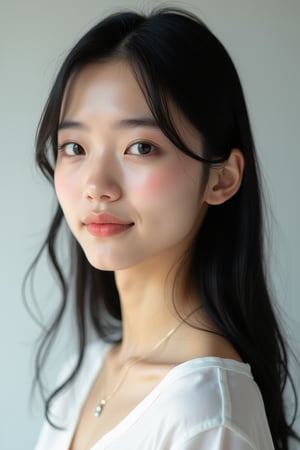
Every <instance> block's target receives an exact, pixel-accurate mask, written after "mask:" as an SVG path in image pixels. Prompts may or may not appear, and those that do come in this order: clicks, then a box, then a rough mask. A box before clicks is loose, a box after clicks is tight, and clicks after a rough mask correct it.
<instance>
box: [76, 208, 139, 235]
mask: <svg viewBox="0 0 300 450" xmlns="http://www.w3.org/2000/svg"><path fill="white" fill-rule="evenodd" d="M83 223H84V225H85V226H86V228H87V230H88V232H89V233H90V234H92V235H93V236H97V237H109V236H114V235H116V234H119V233H123V232H124V231H126V230H128V229H129V228H131V227H132V226H133V225H134V223H132V222H126V221H123V220H122V219H119V218H118V217H116V216H114V215H112V214H109V213H91V214H89V215H88V216H87V217H86V218H85V219H84V220H83Z"/></svg>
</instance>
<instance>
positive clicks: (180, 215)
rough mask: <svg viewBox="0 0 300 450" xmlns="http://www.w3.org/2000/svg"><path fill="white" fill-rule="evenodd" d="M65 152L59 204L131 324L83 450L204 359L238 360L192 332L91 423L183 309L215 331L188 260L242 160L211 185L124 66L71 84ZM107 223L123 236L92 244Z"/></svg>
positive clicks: (108, 368) (87, 413)
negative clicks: (177, 371)
mask: <svg viewBox="0 0 300 450" xmlns="http://www.w3.org/2000/svg"><path fill="white" fill-rule="evenodd" d="M171 108H172V112H173V118H174V121H175V124H176V126H177V128H178V131H179V133H180V135H181V137H182V139H183V140H184V142H185V143H186V144H187V146H189V148H191V149H192V150H193V151H194V152H195V153H197V154H199V155H201V150H202V149H201V139H200V136H199V135H198V133H197V131H196V130H195V129H193V127H192V126H191V125H190V124H189V123H188V122H187V121H186V120H185V119H184V118H183V117H182V115H181V114H180V112H179V111H178V109H177V108H176V107H175V106H174V105H172V106H171ZM58 144H59V149H58V158H57V163H56V168H55V189H56V193H57V197H58V200H59V202H60V205H61V207H62V209H63V212H64V215H65V218H66V220H67V222H68V225H69V227H70V229H71V231H72V233H73V234H74V236H75V237H76V239H77V240H78V242H79V244H80V245H81V246H82V248H83V251H84V252H85V254H86V257H87V259H88V260H89V261H90V263H91V264H92V265H93V266H94V267H95V268H97V269H102V270H112V271H114V272H115V278H116V283H117V287H118V290H119V294H120V299H121V308H122V318H123V340H122V343H121V344H119V345H117V346H115V347H113V348H112V349H111V350H110V351H109V353H108V354H107V357H106V361H105V365H104V368H103V370H102V371H101V372H100V373H99V374H98V375H97V377H96V379H95V383H94V385H93V386H92V388H91V391H90V393H89V396H88V398H87V400H86V403H85V405H84V407H83V410H82V413H81V417H80V420H79V422H78V425H77V429H76V432H75V435H74V437H73V441H72V445H71V449H72V450H79V449H80V450H85V449H89V448H90V447H91V446H92V445H93V444H94V443H95V442H96V441H97V440H99V439H100V437H101V436H103V435H104V434H106V433H107V432H108V431H109V430H111V429H112V428H113V427H114V426H116V425H117V424H118V423H119V422H120V421H121V420H122V419H123V418H124V417H125V416H126V415H128V413H129V412H130V411H131V410H132V409H133V408H134V407H135V406H136V405H137V404H138V403H139V402H140V401H141V400H142V399H143V398H144V397H145V396H146V395H147V394H149V392H150V391H151V390H152V389H153V388H154V387H155V386H156V385H157V384H158V383H159V382H160V381H161V379H162V378H163V377H164V376H165V375H166V373H167V372H168V371H169V370H170V369H171V368H173V367H174V366H176V365H177V364H180V363H182V362H184V361H187V360H189V359H192V358H196V357H203V356H219V357H223V358H231V359H236V360H240V357H239V355H238V354H237V353H236V351H235V350H234V349H233V348H232V346H231V345H230V343H229V342H227V341H226V340H225V339H224V338H222V337H221V336H219V335H216V334H213V333H207V332H205V331H203V330H199V329H195V328H193V327H190V326H189V325H187V324H183V325H181V326H180V328H179V329H178V331H177V332H176V333H175V334H174V335H173V336H172V337H171V338H170V339H169V340H168V341H167V342H166V343H165V344H164V345H163V346H162V347H160V348H159V349H158V350H157V351H156V352H154V353H153V354H151V356H150V357H149V358H146V359H145V360H144V361H141V362H139V363H138V364H136V365H134V366H133V367H132V368H131V369H130V370H129V372H128V374H127V376H126V379H125V381H124V383H123V384H122V386H121V388H120V389H119V390H118V391H117V393H116V394H115V395H114V396H113V398H112V399H111V400H110V401H109V402H108V404H107V405H106V407H105V409H104V411H103V413H102V415H101V418H100V419H96V418H94V416H93V412H94V409H95V406H96V404H95V399H99V400H100V398H101V397H102V396H106V395H108V394H110V393H111V392H112V391H113V390H114V387H115V386H116V384H117V383H118V381H119V379H120V376H122V370H124V367H126V364H128V363H130V362H131V361H133V360H134V359H136V358H139V357H140V356H142V355H145V354H148V352H149V351H150V349H151V348H152V347H153V346H154V345H155V344H156V342H158V341H159V340H160V339H161V338H162V337H163V336H164V335H165V334H166V333H167V332H168V330H170V329H171V328H173V327H174V326H176V324H178V322H179V321H180V318H179V317H178V315H177V313H176V312H175V310H174V304H173V301H174V300H175V304H176V307H177V310H178V311H179V312H180V314H181V315H183V316H184V315H186V314H188V313H190V312H191V311H193V310H195V309H196V308H198V309H197V311H196V312H195V313H194V314H193V315H192V316H191V317H190V319H189V321H190V322H191V323H192V324H193V325H195V326H197V327H201V328H206V329H207V328H209V329H211V330H212V329H215V328H214V327H213V325H212V324H211V323H210V322H209V320H208V318H207V317H206V315H205V313H204V311H203V310H201V308H200V309H199V305H201V299H199V298H197V295H196V293H195V290H194V288H193V286H192V285H191V282H190V280H188V278H187V274H186V273H185V272H184V270H180V272H178V269H179V267H180V262H181V261H182V260H183V259H185V261H186V262H188V254H189V249H190V248H191V245H192V242H193V239H194V237H195V234H196V232H197V230H198V229H199V227H200V226H201V223H202V221H203V218H204V216H205V213H206V211H207V208H208V207H209V205H218V204H221V203H223V202H225V201H226V200H228V199H229V198H231V197H232V196H233V195H234V194H235V193H236V192H237V191H238V189H239V187H240V184H241V180H242V175H243V169H244V159H243V155H242V153H241V152H240V150H238V149H232V151H231V154H230V157H229V159H228V160H227V161H226V162H225V163H224V164H222V165H219V166H217V167H214V168H212V169H211V170H210V172H209V174H208V179H207V180H205V181H206V183H205V185H203V180H204V178H203V177H204V173H203V165H202V164H201V163H200V162H198V161H196V160H194V159H192V158H190V157H188V156H187V155H185V154H183V153H182V152H180V151H179V150H178V149H177V148H176V147H175V146H174V145H173V144H172V143H171V142H170V141H169V140H168V138H167V137H166V136H165V135H164V134H163V133H162V131H161V130H160V129H159V127H158V126H157V125H156V123H155V121H154V119H153V116H152V114H151V111H150V110H149V107H148V105H147V102H146V100H145V98H144V96H143V93H142V91H141V89H140V87H139V85H138V83H137V81H136V79H135V78H134V76H133V73H132V71H131V69H130V67H129V65H128V64H127V63H126V62H125V61H121V60H112V61H109V62H104V63H97V64H91V65H88V66H87V67H85V68H84V69H83V70H82V71H81V72H80V73H79V74H77V75H76V77H75V78H74V79H72V80H71V82H70V83H69V85H68V87H67V90H66V94H65V99H64V102H63V108H62V113H61V121H60V129H59V132H58ZM104 213H105V214H110V215H112V216H113V217H115V218H117V220H118V221H121V222H122V223H124V224H125V225H124V227H122V226H121V227H120V229H119V230H118V227H114V226H113V225H112V226H110V225H107V226H104V227H102V228H103V229H104V231H103V232H101V233H100V235H95V234H93V233H91V229H90V228H89V226H88V224H87V222H88V220H87V218H90V217H91V215H92V217H94V216H95V217H100V216H101V214H104ZM100 228H101V227H100ZM116 230H117V231H116ZM185 267H187V268H188V263H187V264H185ZM175 277H176V290H175V292H173V290H172V288H173V285H174V280H175ZM174 295H175V298H173V297H174ZM216 331H217V330H216ZM183 343H184V345H183ZM120 374H121V375H120ZM128 393H130V395H128Z"/></svg>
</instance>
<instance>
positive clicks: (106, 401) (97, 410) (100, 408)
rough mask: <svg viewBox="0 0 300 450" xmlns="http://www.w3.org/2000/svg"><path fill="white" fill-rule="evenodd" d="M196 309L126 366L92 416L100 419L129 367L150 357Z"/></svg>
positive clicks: (122, 381) (124, 378)
mask: <svg viewBox="0 0 300 450" xmlns="http://www.w3.org/2000/svg"><path fill="white" fill-rule="evenodd" d="M198 309H199V307H198V308H196V309H195V310H193V311H192V312H190V313H189V314H187V315H186V316H185V317H184V318H183V319H182V320H181V321H180V322H179V323H178V324H177V325H176V326H175V327H173V328H171V330H169V331H168V332H167V334H165V335H164V336H163V337H162V338H160V340H159V341H158V342H156V344H155V345H154V346H153V347H152V348H151V349H150V350H149V351H148V352H147V353H146V354H145V355H143V356H140V357H139V358H137V359H135V360H134V361H132V362H131V363H129V364H127V365H126V370H125V372H124V374H123V376H122V377H121V378H120V380H119V381H118V382H117V384H116V385H115V387H114V388H113V390H112V392H111V393H110V394H109V395H107V396H106V397H105V398H102V399H101V400H100V402H99V403H98V404H97V406H96V408H95V411H94V416H95V417H100V416H101V414H102V412H103V409H104V407H105V405H107V403H108V402H109V401H110V400H111V399H112V398H113V396H114V395H115V394H116V393H117V392H118V390H119V389H120V388H121V386H122V384H123V383H124V381H125V380H126V377H127V374H128V372H129V370H130V369H131V367H133V366H135V365H136V364H137V363H139V362H140V361H143V360H144V359H146V358H148V356H150V355H152V353H154V352H155V350H157V349H158V348H159V347H160V346H161V345H162V344H163V343H164V342H166V341H167V339H169V338H170V337H171V336H173V334H175V333H176V331H177V330H178V329H179V327H181V325H182V324H183V323H184V322H185V321H186V320H187V319H188V318H189V317H190V316H191V315H192V314H194V312H196V311H197V310H198Z"/></svg>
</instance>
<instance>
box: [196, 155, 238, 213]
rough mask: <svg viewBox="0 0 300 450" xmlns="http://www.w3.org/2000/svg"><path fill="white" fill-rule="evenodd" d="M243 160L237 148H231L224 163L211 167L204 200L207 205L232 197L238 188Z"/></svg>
mask: <svg viewBox="0 0 300 450" xmlns="http://www.w3.org/2000/svg"><path fill="white" fill-rule="evenodd" d="M244 166H245V160H244V156H243V154H242V152H241V151H240V150H239V149H232V150H231V153H230V156H229V158H228V160H227V161H225V163H224V164H222V165H221V166H218V167H212V168H211V170H210V174H209V179H208V183H207V188H206V196H205V200H206V202H207V203H208V204H209V205H220V204H222V203H224V202H226V201H227V200H229V199H230V198H231V197H233V196H234V195H235V194H236V193H237V191H238V190H239V188H240V185H241V182H242V179H243V173H244Z"/></svg>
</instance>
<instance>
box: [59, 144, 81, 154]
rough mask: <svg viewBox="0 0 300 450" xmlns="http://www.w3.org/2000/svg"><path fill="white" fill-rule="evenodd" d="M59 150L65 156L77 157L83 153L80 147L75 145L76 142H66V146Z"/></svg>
mask: <svg viewBox="0 0 300 450" xmlns="http://www.w3.org/2000/svg"><path fill="white" fill-rule="evenodd" d="M59 150H61V151H62V152H63V153H64V154H65V155H66V156H78V155H83V154H84V153H85V151H84V149H83V148H82V147H81V145H79V144H76V142H68V143H67V144H63V145H61V146H60V147H59Z"/></svg>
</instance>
